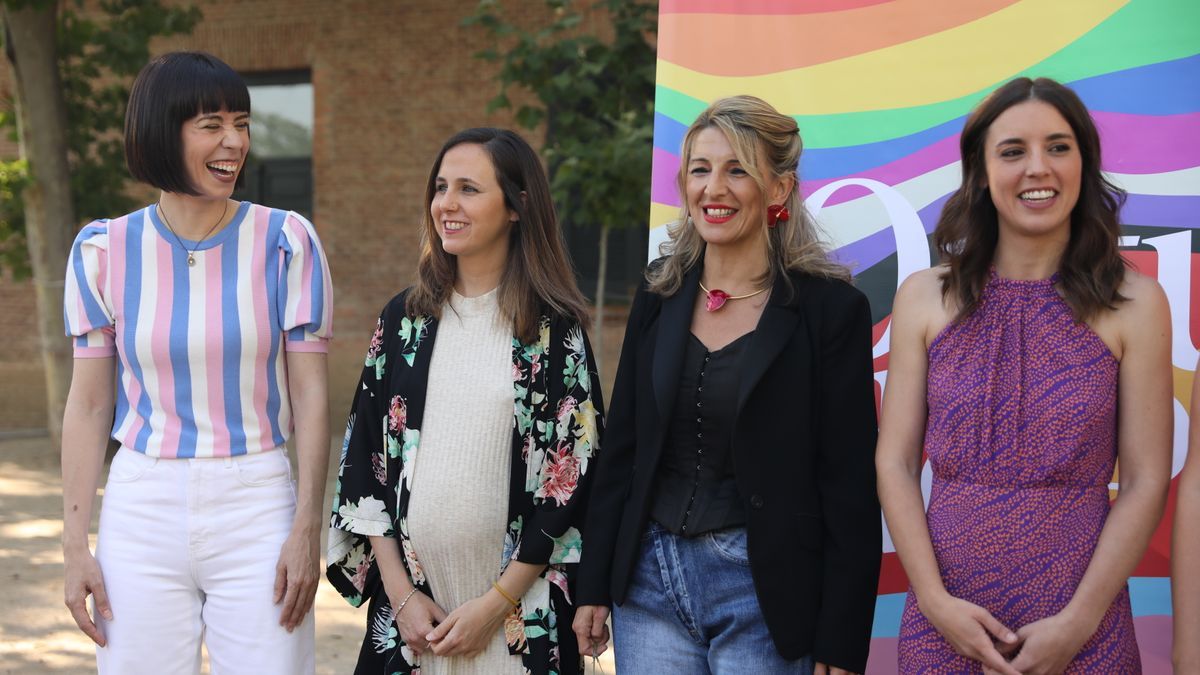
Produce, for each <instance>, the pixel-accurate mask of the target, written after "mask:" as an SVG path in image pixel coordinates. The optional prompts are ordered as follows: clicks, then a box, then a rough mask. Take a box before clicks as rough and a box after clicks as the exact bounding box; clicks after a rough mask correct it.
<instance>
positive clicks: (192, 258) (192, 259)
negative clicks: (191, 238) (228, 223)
mask: <svg viewBox="0 0 1200 675" xmlns="http://www.w3.org/2000/svg"><path fill="white" fill-rule="evenodd" d="M154 208H156V209H157V210H158V215H159V216H160V217H161V218H162V219H163V222H164V223H166V224H167V229H168V230H170V231H171V234H172V235H174V236H175V241H176V242H178V243H179V248H181V249H183V250H184V251H187V263H188V267H195V266H196V250H197V249H199V248H200V244H203V243H204V240H205V239H208V235H210V234H212V233H213V230H216V229H217V226H218V225H220V224H221V221H222V220H225V214H226V213H228V212H229V200H228V199H226V200H225V207H224V208H222V209H221V217H220V218H218V219H217V222H216V223H214V224H213V226H212V227H210V228H208V232H205V233H204V236H203V237H200V240H199V241H197V242H196V245H195V246H193V247H192V248H190V249H189V248H188V247H187V246H184V245H183V239H181V238H180V237H179V233H178V232H176V231H175V228H174V227H171V221H169V220H167V212H166V211H164V210H163V207H162V202H159V203H157V204H155V205H154Z"/></svg>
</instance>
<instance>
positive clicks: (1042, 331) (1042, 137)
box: [876, 78, 1172, 675]
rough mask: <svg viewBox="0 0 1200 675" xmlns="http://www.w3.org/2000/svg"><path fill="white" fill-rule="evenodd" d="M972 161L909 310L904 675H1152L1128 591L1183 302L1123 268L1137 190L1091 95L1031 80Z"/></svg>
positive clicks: (1004, 107)
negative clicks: (1093, 112) (1108, 142)
mask: <svg viewBox="0 0 1200 675" xmlns="http://www.w3.org/2000/svg"><path fill="white" fill-rule="evenodd" d="M960 144H961V151H962V175H963V179H962V185H961V187H959V189H958V190H957V191H956V192H955V193H954V194H953V195H951V197H950V199H949V201H948V202H947V203H946V206H945V208H944V209H943V211H942V215H941V219H940V220H939V221H938V224H937V228H936V230H935V231H934V241H935V243H936V245H937V248H938V251H939V252H940V254H941V257H942V264H941V265H940V266H938V267H935V268H933V269H930V270H926V271H924V272H920V273H917V274H914V275H913V276H911V277H909V278H908V279H907V280H906V281H905V282H904V283H903V284H902V285H901V287H900V290H899V291H898V292H897V294H896V302H895V306H894V309H893V314H892V324H891V328H892V349H891V356H890V360H889V372H888V382H887V391H886V394H885V396H884V402H883V414H882V423H881V426H880V434H879V438H880V440H879V448H878V451H877V454H876V462H877V464H878V474H879V494H880V499H881V501H882V503H883V510H884V514H885V515H886V516H887V522H888V527H889V528H890V530H891V534H892V540H893V541H894V542H895V544H896V549H897V552H898V553H899V555H900V560H901V562H902V563H903V564H904V568H905V571H906V572H907V573H908V578H909V580H910V582H911V584H912V585H911V588H910V590H909V594H908V599H907V602H906V603H905V607H904V614H903V619H902V623H901V628H900V642H899V665H900V670H901V672H904V673H918V672H921V673H926V672H930V673H968V672H976V673H977V672H982V671H987V672H998V673H1005V674H1007V675H1019V674H1020V673H1026V674H1028V673H1062V672H1067V673H1137V672H1140V669H1141V665H1140V664H1141V661H1140V657H1139V655H1138V647H1137V642H1136V640H1135V638H1134V632H1133V617H1132V614H1131V612H1130V605H1129V591H1128V589H1127V588H1126V579H1127V578H1128V576H1129V574H1130V573H1131V572H1132V571H1133V569H1134V566H1135V565H1137V563H1138V560H1140V559H1141V556H1142V553H1143V552H1144V551H1145V549H1146V545H1147V543H1148V541H1149V538H1150V534H1151V533H1152V532H1153V530H1154V525H1155V523H1157V522H1158V518H1159V516H1160V515H1161V513H1162V508H1163V502H1164V498H1165V496H1166V487H1167V482H1168V480H1169V478H1170V459H1171V456H1170V448H1171V434H1172V423H1171V409H1172V406H1171V398H1172V381H1171V360H1170V345H1171V326H1170V318H1169V313H1168V308H1167V301H1166V296H1165V295H1164V294H1163V291H1162V289H1161V288H1159V286H1158V284H1157V283H1156V282H1155V281H1154V280H1153V279H1151V278H1149V277H1145V276H1142V275H1141V274H1138V273H1137V272H1135V271H1133V270H1130V269H1127V268H1126V266H1125V264H1124V262H1123V260H1122V259H1121V256H1120V253H1119V252H1118V250H1117V242H1118V235H1119V234H1120V228H1119V220H1118V211H1119V208H1120V206H1121V203H1122V201H1123V199H1124V194H1123V193H1122V192H1121V191H1120V190H1119V189H1118V188H1116V187H1115V186H1114V185H1112V184H1111V183H1109V182H1108V181H1107V180H1106V179H1105V178H1104V176H1103V174H1102V173H1101V164H1100V139H1099V136H1098V134H1097V132H1096V127H1095V124H1093V122H1092V119H1091V117H1090V116H1089V115H1088V111H1087V109H1086V108H1084V106H1083V103H1082V102H1081V101H1080V100H1079V97H1078V96H1076V95H1075V93H1074V92H1073V91H1071V90H1070V89H1068V88H1067V87H1064V86H1063V85H1061V84H1059V83H1057V82H1054V81H1053V80H1048V79H1044V78H1042V79H1037V80H1030V79H1028V78H1020V79H1017V80H1013V81H1012V82H1009V83H1007V84H1005V85H1004V86H1002V87H1000V88H999V89H997V90H996V91H995V92H993V93H992V94H991V95H990V96H988V97H987V98H986V99H984V101H983V102H982V103H981V104H980V105H979V106H978V107H977V108H976V109H975V110H974V111H973V112H972V113H971V115H970V116H969V117H968V118H967V122H966V126H965V127H964V128H963V132H962V138H961V141H960ZM922 450H924V452H925V453H926V454H928V456H929V462H930V465H931V468H932V470H933V487H932V493H931V494H930V496H929V506H928V513H926V512H925V508H924V505H923V504H922V494H921V464H922V461H921V457H922ZM1117 460H1119V461H1120V467H1121V471H1120V494H1119V497H1118V498H1117V499H1116V501H1115V503H1114V504H1112V506H1111V508H1110V504H1109V481H1111V480H1112V479H1113V469H1114V463H1115V462H1116V461H1117Z"/></svg>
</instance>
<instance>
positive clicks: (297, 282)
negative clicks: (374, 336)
mask: <svg viewBox="0 0 1200 675" xmlns="http://www.w3.org/2000/svg"><path fill="white" fill-rule="evenodd" d="M279 250H280V253H281V256H280V259H281V265H280V272H279V294H278V296H277V298H278V299H277V302H278V307H277V311H278V313H279V325H280V327H281V328H282V329H283V331H284V333H285V334H286V336H287V337H286V339H285V340H284V349H286V350H287V351H292V352H322V353H324V352H328V351H329V340H330V339H331V338H332V337H333V286H332V284H331V282H330V278H329V263H328V262H327V261H326V259H325V251H324V250H323V249H322V248H321V240H320V239H318V238H317V232H316V230H315V229H313V225H312V223H310V222H308V220H307V219H305V218H304V217H303V216H301V215H300V214H298V213H295V212H288V214H287V218H286V219H285V220H284V223H283V228H282V229H281V231H280V234H279Z"/></svg>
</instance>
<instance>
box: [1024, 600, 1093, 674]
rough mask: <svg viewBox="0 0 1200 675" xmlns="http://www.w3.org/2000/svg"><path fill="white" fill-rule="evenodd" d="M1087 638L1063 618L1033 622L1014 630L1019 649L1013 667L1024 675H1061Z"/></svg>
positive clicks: (1080, 629) (1086, 633) (1057, 617)
mask: <svg viewBox="0 0 1200 675" xmlns="http://www.w3.org/2000/svg"><path fill="white" fill-rule="evenodd" d="M1089 637H1091V632H1088V631H1086V630H1084V629H1083V628H1082V627H1081V626H1080V625H1079V624H1078V623H1077V622H1072V621H1070V620H1068V619H1067V618H1066V617H1064V616H1063V615H1062V614H1055V615H1054V616H1048V617H1046V618H1045V619H1041V620H1039V621H1034V622H1033V623H1031V624H1027V625H1025V626H1022V627H1021V628H1020V629H1019V630H1017V638H1018V639H1019V644H1020V645H1021V646H1020V652H1018V653H1017V656H1016V658H1014V659H1013V660H1012V666H1013V668H1016V669H1017V670H1019V671H1021V672H1022V673H1024V674H1025V675H1054V674H1056V673H1061V672H1063V671H1064V670H1066V668H1067V666H1068V665H1070V664H1071V660H1072V659H1074V658H1075V655H1076V654H1078V653H1079V650H1080V649H1081V648H1082V647H1083V643H1085V642H1087V640H1088V638H1089Z"/></svg>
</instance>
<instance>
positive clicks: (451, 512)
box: [326, 129, 602, 675]
mask: <svg viewBox="0 0 1200 675" xmlns="http://www.w3.org/2000/svg"><path fill="white" fill-rule="evenodd" d="M425 207H426V208H425V217H424V226H423V228H422V240H421V257H420V262H419V264H418V267H417V279H416V284H415V285H414V286H412V287H411V288H408V289H407V290H405V291H403V292H401V293H400V294H399V295H397V296H396V297H394V298H392V300H391V301H390V302H388V304H387V305H386V306H385V307H384V308H383V313H382V315H381V316H380V317H379V322H378V324H377V325H376V328H375V334H374V335H373V336H372V338H371V344H370V347H369V348H368V350H367V357H366V361H365V363H364V367H363V372H362V378H361V380H360V382H359V385H358V387H357V388H356V389H355V397H354V404H353V407H352V408H351V412H350V419H349V422H348V423H347V427H346V440H345V443H344V444H343V446H342V460H341V468H340V470H339V474H338V490H337V494H336V495H335V497H334V501H333V519H332V523H331V529H330V534H329V552H328V556H327V559H328V560H329V567H328V569H327V572H326V573H327V575H328V577H329V580H330V581H331V582H332V583H333V585H334V586H335V587H336V588H337V589H338V590H339V591H340V592H341V593H342V595H343V596H345V597H346V599H347V600H348V601H349V602H350V604H352V605H355V606H359V605H361V604H363V603H364V602H366V603H368V611H367V615H368V618H367V634H366V636H365V638H364V639H363V644H362V649H361V651H360V652H359V657H358V666H357V669H356V670H355V672H357V673H362V674H367V673H372V674H373V673H389V674H391V673H417V672H419V673H422V674H423V675H430V674H431V673H433V674H434V675H437V674H439V673H455V674H456V675H470V674H471V673H478V674H480V675H484V674H486V675H496V674H504V673H512V674H514V675H521V674H525V673H533V674H534V675H548V674H550V673H562V674H566V673H578V672H580V670H581V667H582V663H581V660H580V658H579V649H578V647H577V646H576V644H575V639H574V635H573V634H572V633H571V629H570V626H571V620H572V617H573V616H574V609H573V607H572V606H571V593H570V591H569V590H568V589H569V588H571V587H572V586H573V585H574V579H573V577H574V574H575V567H576V563H577V562H578V561H579V553H580V549H581V547H582V545H583V543H582V540H581V538H580V530H581V529H582V528H581V526H580V524H581V522H582V519H583V505H584V504H585V503H586V500H587V496H588V485H589V484H590V482H591V476H592V472H591V471H590V468H591V466H592V462H593V461H594V457H595V455H596V453H597V451H598V450H599V441H600V438H599V430H600V424H601V414H602V403H601V398H600V385H599V380H598V378H597V376H596V366H595V364H594V362H593V360H592V355H591V348H590V347H589V345H588V340H587V336H586V335H585V333H584V331H583V324H584V322H585V320H586V309H585V307H586V303H585V300H584V298H583V295H582V294H581V293H580V292H579V289H578V288H576V286H575V276H574V274H573V272H572V270H571V264H570V259H569V258H568V257H567V252H566V250H565V247H564V246H563V242H562V235H561V234H560V232H559V227H558V221H557V219H556V218H555V216H554V207H553V205H552V203H551V201H550V187H549V184H548V183H547V181H546V174H545V172H544V171H543V170H542V166H541V164H540V163H539V162H538V158H537V155H536V154H535V153H534V151H533V149H532V148H530V147H529V145H528V144H527V143H526V142H525V141H524V140H523V139H522V138H521V137H520V136H518V135H517V134H514V133H513V132H511V131H507V130H503V129H467V130H465V131H461V132H459V133H457V134H455V135H454V136H452V137H451V138H450V140H448V141H446V143H445V145H443V146H442V149H441V151H440V152H439V153H438V155H437V158H436V159H435V160H434V162H433V166H432V168H431V170H430V172H429V182H428V184H427V186H426V189H425Z"/></svg>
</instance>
